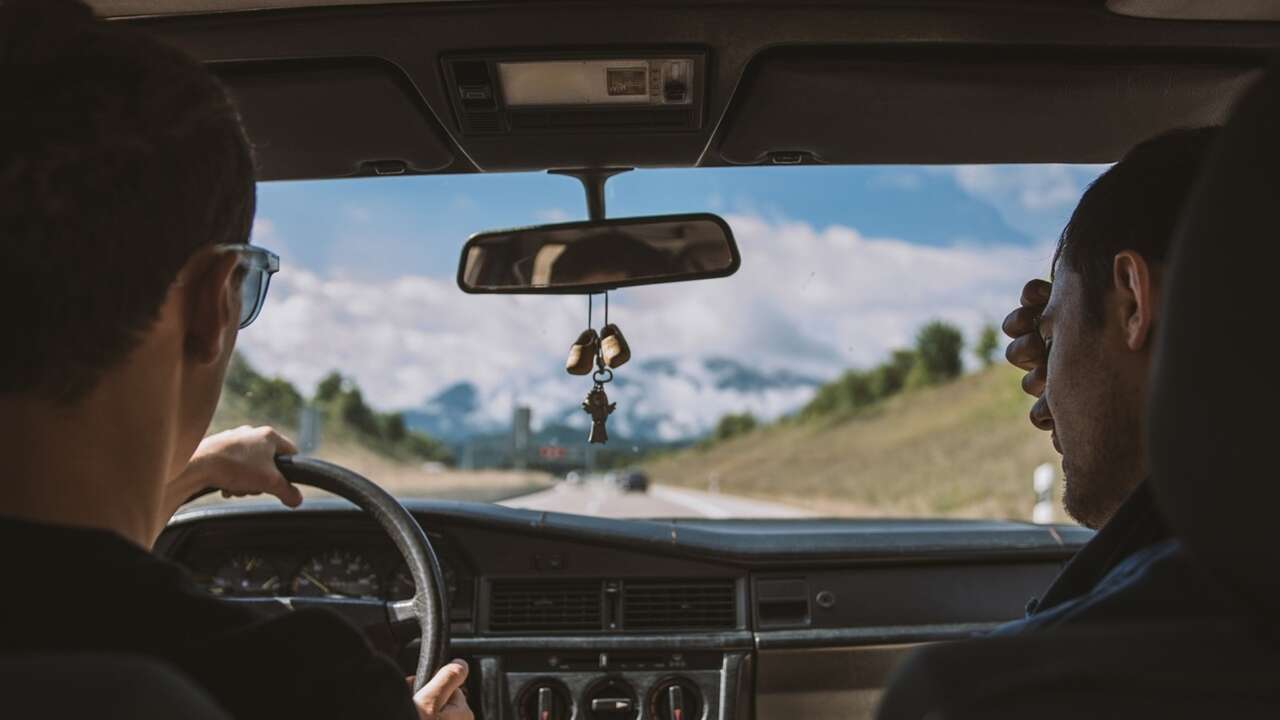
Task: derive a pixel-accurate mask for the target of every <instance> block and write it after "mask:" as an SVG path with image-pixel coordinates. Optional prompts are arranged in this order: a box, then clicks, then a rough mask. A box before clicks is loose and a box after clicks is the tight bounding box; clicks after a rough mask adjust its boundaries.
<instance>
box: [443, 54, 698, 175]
mask: <svg viewBox="0 0 1280 720" xmlns="http://www.w3.org/2000/svg"><path fill="white" fill-rule="evenodd" d="M443 71H444V75H445V81H446V85H447V92H448V94H449V100H450V102H451V103H452V106H453V111H454V120H455V121H456V123H457V128H458V130H459V134H460V135H461V136H462V137H463V138H465V145H466V147H467V150H468V152H469V153H470V154H471V155H472V157H473V159H475V160H476V162H477V164H479V165H480V166H481V167H485V168H489V169H499V168H501V169H508V166H509V163H510V156H511V152H510V149H511V148H512V147H514V146H513V145H512V143H513V142H516V141H518V142H520V145H519V148H520V155H522V156H525V155H528V154H529V153H530V151H531V147H530V145H529V143H528V136H535V135H536V136H542V137H543V138H544V141H543V142H544V144H543V147H545V148H546V150H547V153H546V158H545V160H541V159H539V160H534V161H533V164H534V165H535V166H538V165H540V164H541V165H542V166H546V167H556V166H566V165H575V164H581V165H614V164H626V165H631V164H635V159H636V158H637V157H643V158H646V159H652V164H655V165H662V164H691V163H692V162H693V161H695V160H696V159H697V157H698V153H699V152H700V150H701V148H702V145H703V141H704V134H703V133H702V132H701V131H702V129H703V126H704V123H705V113H706V107H705V106H706V96H707V86H706V74H707V58H706V52H705V51H703V50H654V49H648V50H646V49H634V50H620V51H602V52H589V53H565V52H558V53H553V52H547V53H527V52H525V53H497V52H495V53H478V54H477V53H468V54H465V55H447V56H445V57H444V59H443ZM622 137H625V138H626V139H625V141H621V138H622ZM649 138H652V140H650V139H649ZM641 145H643V146H644V147H643V152H637V148H638V147H640V146H641ZM531 159H532V158H531Z"/></svg>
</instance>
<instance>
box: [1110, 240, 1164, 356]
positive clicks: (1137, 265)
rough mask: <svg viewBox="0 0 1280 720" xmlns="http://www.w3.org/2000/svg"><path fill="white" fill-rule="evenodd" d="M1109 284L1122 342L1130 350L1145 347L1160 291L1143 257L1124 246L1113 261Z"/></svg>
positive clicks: (1152, 324)
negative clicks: (1123, 249) (1125, 248)
mask: <svg viewBox="0 0 1280 720" xmlns="http://www.w3.org/2000/svg"><path fill="white" fill-rule="evenodd" d="M1111 274H1112V278H1111V279H1112V284H1113V288H1112V289H1113V290H1115V297H1116V300H1117V302H1116V305H1115V308H1114V311H1115V312H1116V313H1117V314H1118V316H1119V320H1120V329H1121V331H1122V332H1123V333H1124V341H1125V344H1126V345H1127V346H1128V347H1129V349H1130V350H1133V351H1135V352H1136V351H1139V350H1143V349H1145V348H1147V346H1148V345H1149V343H1150V341H1151V337H1152V335H1153V333H1152V328H1153V327H1154V325H1155V319H1156V300H1157V299H1158V296H1159V292H1158V289H1157V288H1156V287H1155V278H1154V277H1153V275H1152V272H1151V266H1150V265H1148V264H1147V260H1146V258H1144V257H1142V255H1140V254H1138V253H1136V252H1134V251H1133V250H1125V251H1123V252H1121V253H1119V254H1117V255H1116V257H1115V260H1114V261H1113V262H1112V273H1111Z"/></svg>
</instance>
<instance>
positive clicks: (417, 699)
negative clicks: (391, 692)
mask: <svg viewBox="0 0 1280 720" xmlns="http://www.w3.org/2000/svg"><path fill="white" fill-rule="evenodd" d="M467 673H468V668H467V663H466V661H465V660H454V661H452V662H450V663H449V664H447V665H445V666H444V667H442V668H440V671H439V672H437V673H436V674H435V677H433V678H431V679H430V680H428V681H427V684H426V685H423V686H422V689H421V690H419V691H418V692H417V693H415V694H414V696H413V704H414V706H415V707H417V708H418V717H419V718H421V720H473V718H475V715H473V714H472V713H471V707H470V706H469V705H467V696H466V694H465V693H464V692H463V691H462V686H463V685H464V684H465V683H466V682H467ZM408 681H409V686H410V687H413V678H408Z"/></svg>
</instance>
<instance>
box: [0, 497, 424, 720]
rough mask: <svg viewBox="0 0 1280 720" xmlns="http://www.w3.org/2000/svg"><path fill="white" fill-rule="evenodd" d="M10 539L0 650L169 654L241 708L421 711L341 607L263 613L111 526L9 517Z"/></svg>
mask: <svg viewBox="0 0 1280 720" xmlns="http://www.w3.org/2000/svg"><path fill="white" fill-rule="evenodd" d="M0 548H3V554H4V569H3V576H4V582H3V593H4V599H3V603H2V604H3V607H4V612H2V613H0V653H4V654H8V653H22V652H29V651H45V652H76V651H103V652H122V653H133V654H139V655H145V656H148V657H154V658H159V659H161V660H164V661H167V662H169V663H171V664H173V665H174V666H175V667H176V668H178V669H179V670H180V671H182V672H184V673H186V674H187V675H188V676H189V677H191V678H192V679H193V680H195V682H196V683H197V684H199V685H201V686H203V687H204V688H205V689H206V690H208V692H209V694H210V695H212V696H213V697H214V698H215V699H216V700H217V701H218V702H219V703H220V704H221V705H222V707H223V709H224V710H226V711H228V712H229V713H230V714H231V715H232V716H233V717H235V718H239V719H245V718H273V719H275V718H281V717H297V718H308V720H310V719H312V718H361V719H362V720H364V719H368V720H380V719H381V718H393V719H400V718H403V719H404V720H410V719H416V718H417V717H418V714H417V711H416V710H415V709H414V707H413V704H412V700H411V698H410V696H409V690H408V686H407V685H406V683H405V680H404V676H403V675H402V674H401V673H400V671H399V669H398V668H397V667H396V666H395V664H394V663H393V662H392V661H391V659H390V658H387V657H385V656H383V655H380V654H378V653H377V652H375V651H374V650H373V648H372V647H371V646H370V645H369V643H368V641H367V640H366V639H365V638H364V636H363V635H362V634H361V633H360V631H359V630H357V629H356V628H355V627H354V626H352V625H351V624H349V623H347V622H346V621H345V620H343V619H342V618H341V617H339V616H338V615H336V614H334V613H331V612H327V611H323V610H314V609H311V610H299V611H297V612H293V613H290V614H288V615H285V616H282V617H276V618H270V619H268V618H263V617H260V616H259V615H258V614H257V613H255V612H253V611H252V610H250V609H249V608H246V607H242V606H237V605H235V604H233V603H228V602H224V601H222V600H219V599H218V598H215V597H213V596H212V595H209V594H208V593H206V592H205V591H204V590H202V589H201V588H199V587H198V586H196V584H195V583H194V582H193V581H192V580H191V578H190V577H189V576H188V575H187V573H186V571H184V570H183V569H182V568H180V567H178V566H177V565H174V564H172V563H169V562H165V561H163V560H160V559H158V558H156V557H155V556H153V555H151V554H150V553H148V552H146V551H144V550H142V549H141V548H139V547H137V546H136V545H133V544H132V543H130V542H128V541H126V540H125V539H124V538H122V537H120V536H119V535H116V534H114V533H111V532H106V531H102V530H89V529H84V528H72V527H58V526H52V525H41V524H36V523H30V522H25V521H20V520H16V519H12V518H3V517H0Z"/></svg>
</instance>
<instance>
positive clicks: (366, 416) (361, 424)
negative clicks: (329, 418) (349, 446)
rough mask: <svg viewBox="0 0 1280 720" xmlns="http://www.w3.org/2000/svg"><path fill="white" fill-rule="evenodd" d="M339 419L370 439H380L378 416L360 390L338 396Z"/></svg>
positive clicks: (356, 388)
mask: <svg viewBox="0 0 1280 720" xmlns="http://www.w3.org/2000/svg"><path fill="white" fill-rule="evenodd" d="M337 408H338V417H339V418H340V419H341V420H342V422H343V423H345V424H346V425H347V427H349V428H351V429H352V430H355V431H357V432H359V433H361V434H363V435H366V436H369V437H374V438H376V437H380V435H381V434H380V433H379V430H381V428H380V427H379V426H378V416H377V414H375V413H374V412H373V409H372V408H370V407H369V406H368V405H367V404H366V403H365V401H364V394H363V393H361V392H360V388H358V387H352V388H351V389H350V390H346V391H344V392H343V393H342V394H341V395H339V396H338V402H337Z"/></svg>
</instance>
